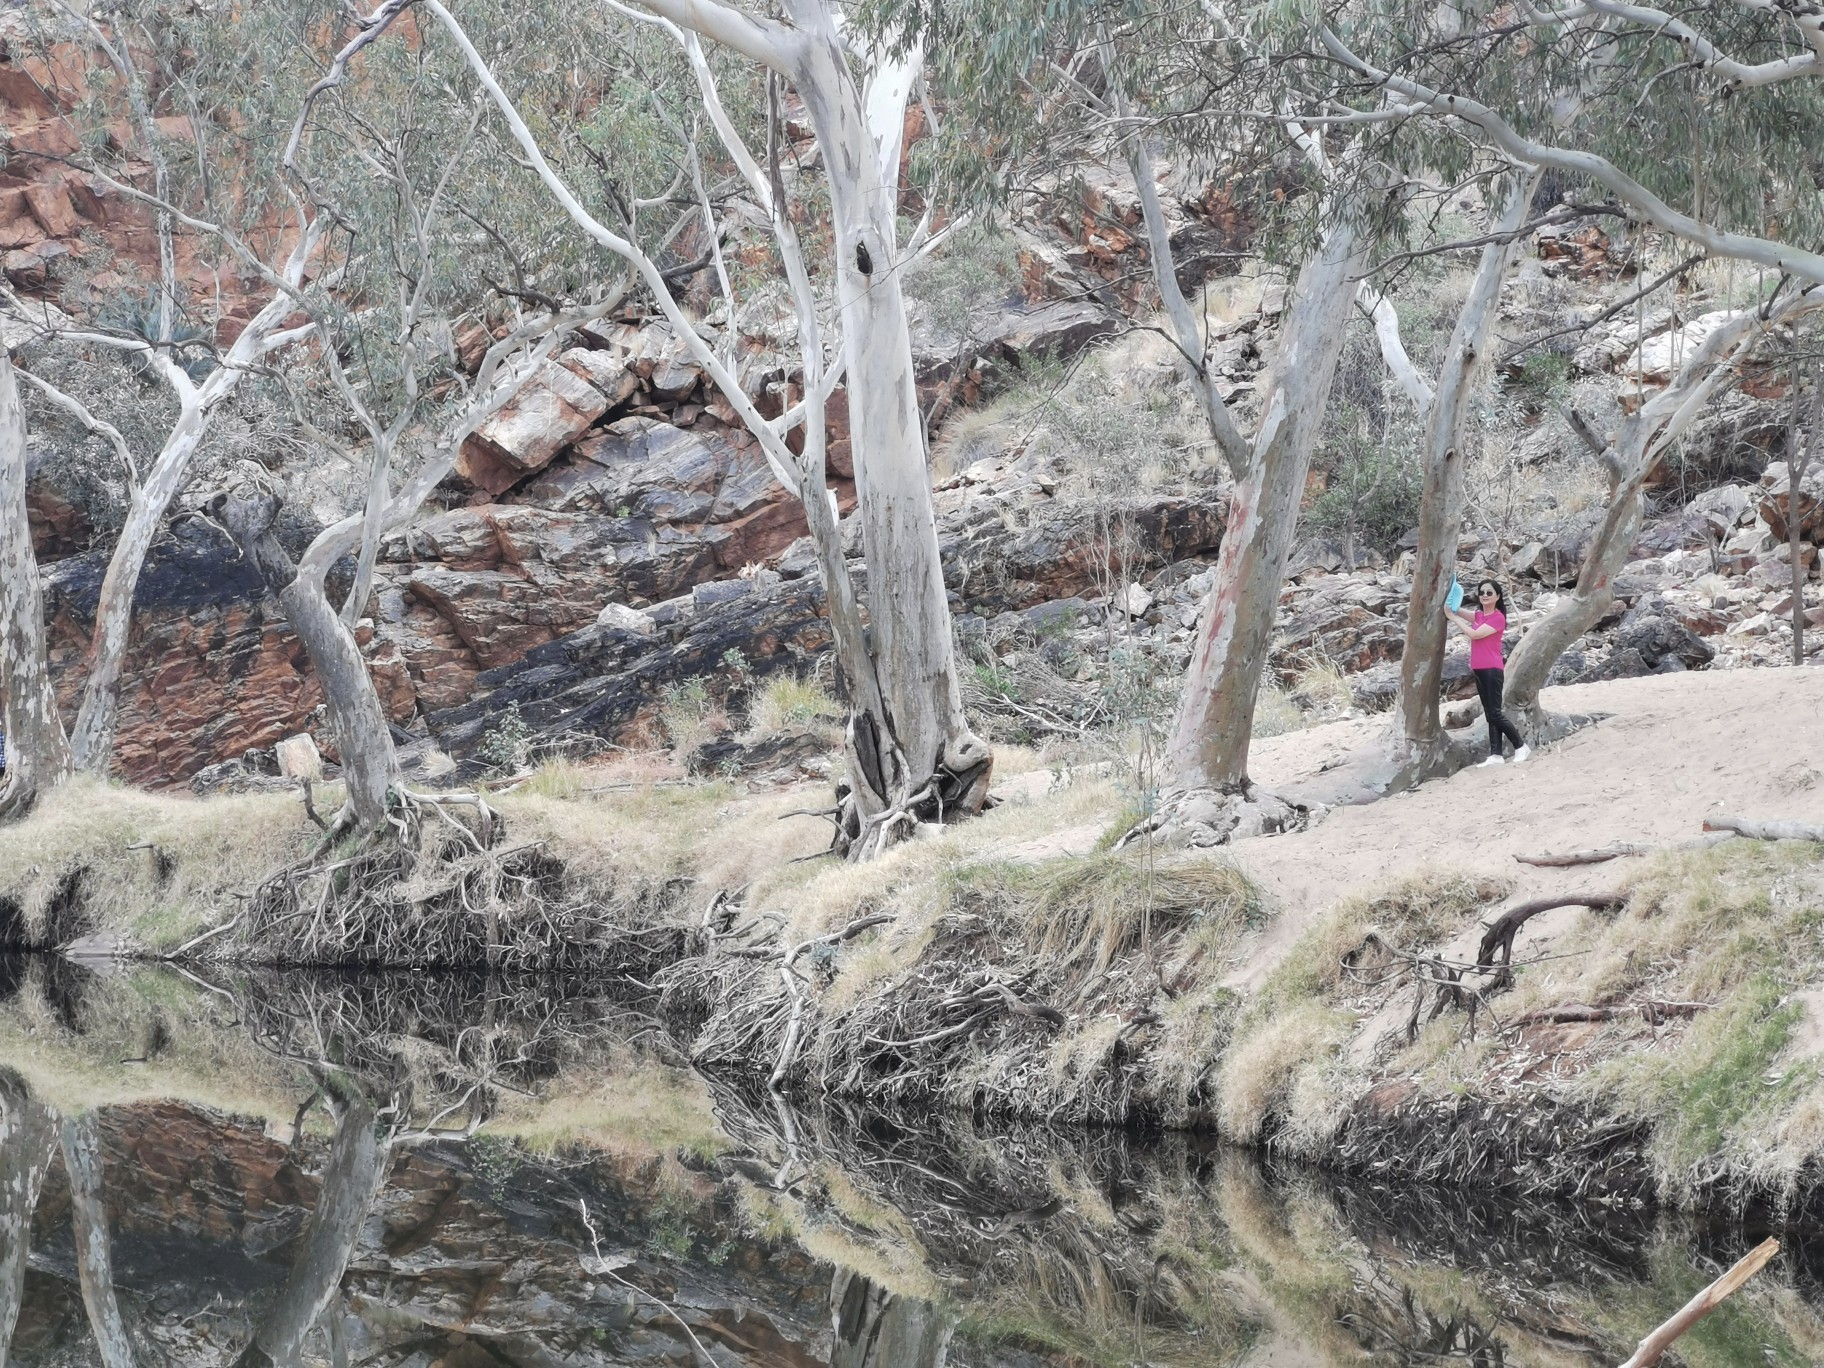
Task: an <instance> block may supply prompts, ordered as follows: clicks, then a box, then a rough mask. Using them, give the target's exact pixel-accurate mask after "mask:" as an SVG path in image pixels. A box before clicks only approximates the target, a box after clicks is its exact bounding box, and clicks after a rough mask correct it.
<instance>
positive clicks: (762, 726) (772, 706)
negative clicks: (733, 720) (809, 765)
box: [742, 674, 845, 742]
mask: <svg viewBox="0 0 1824 1368" xmlns="http://www.w3.org/2000/svg"><path fill="white" fill-rule="evenodd" d="M844 715H845V713H844V709H843V706H842V704H841V703H839V702H837V701H836V699H834V698H832V697H831V696H830V693H829V690H827V689H825V688H824V687H823V684H822V683H821V682H820V681H818V680H816V679H800V678H799V677H798V676H797V675H789V674H777V675H774V676H772V678H770V679H768V680H767V681H766V685H765V687H764V688H762V689H761V690H760V692H759V694H758V695H757V696H756V697H755V698H754V701H753V702H752V704H751V705H749V707H748V712H747V728H746V730H745V731H744V732H743V733H742V739H743V740H744V741H748V742H753V741H760V740H763V739H765V738H766V737H769V736H778V735H779V734H781V733H782V732H801V731H806V730H809V729H811V728H813V727H814V728H816V729H818V730H819V731H821V732H824V733H826V734H827V735H828V736H829V738H830V740H831V741H832V742H834V741H836V740H837V739H839V738H840V736H841V730H840V727H839V725H838V724H840V723H841V721H842V719H843V717H844Z"/></svg>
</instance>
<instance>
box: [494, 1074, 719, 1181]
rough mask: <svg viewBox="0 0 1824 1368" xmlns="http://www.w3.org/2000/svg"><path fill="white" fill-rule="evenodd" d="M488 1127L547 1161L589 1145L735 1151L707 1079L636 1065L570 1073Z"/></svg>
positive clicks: (641, 1152)
mask: <svg viewBox="0 0 1824 1368" xmlns="http://www.w3.org/2000/svg"><path fill="white" fill-rule="evenodd" d="M488 1128H489V1129H490V1130H491V1131H494V1132H496V1133H498V1134H502V1135H511V1136H514V1137H516V1138H517V1139H518V1140H519V1141H520V1142H521V1143H523V1144H524V1145H525V1146H526V1148H527V1149H529V1150H531V1151H532V1152H534V1153H536V1154H540V1155H554V1154H557V1153H559V1152H560V1151H562V1150H564V1149H566V1148H569V1147H571V1146H574V1145H585V1146H587V1147H589V1148H591V1149H598V1150H609V1151H612V1152H614V1153H617V1154H626V1155H629V1156H649V1157H650V1156H668V1155H673V1154H680V1153H682V1154H685V1155H688V1156H690V1157H691V1158H692V1159H694V1160H697V1161H699V1162H701V1161H704V1160H708V1159H713V1158H715V1157H716V1155H718V1154H720V1153H722V1152H723V1150H725V1149H726V1148H727V1147H728V1142H727V1140H726V1138H725V1137H724V1136H723V1135H722V1133H721V1131H720V1130H719V1129H718V1128H717V1125H716V1118H715V1112H714V1111H713V1109H712V1108H711V1106H710V1101H709V1093H708V1091H707V1089H705V1087H704V1086H703V1082H702V1080H701V1079H700V1078H698V1077H697V1076H696V1075H695V1074H691V1073H688V1072H685V1071H682V1070H678V1069H667V1068H663V1067H661V1066H659V1065H656V1064H651V1063H645V1062H636V1061H634V1060H631V1059H618V1060H610V1061H609V1062H607V1063H606V1064H605V1065H604V1064H595V1065H592V1066H590V1067H585V1068H574V1069H568V1070H565V1071H564V1072H563V1073H562V1074H560V1075H559V1077H558V1078H557V1079H555V1080H553V1081H552V1083H551V1084H550V1085H548V1088H547V1089H546V1091H545V1093H544V1095H542V1096H539V1097H518V1096H512V1095H508V1096H507V1097H506V1099H505V1101H504V1103H503V1105H502V1107H501V1110H500V1112H499V1114H498V1115H496V1116H495V1117H494V1118H493V1120H491V1121H490V1122H489V1126H488Z"/></svg>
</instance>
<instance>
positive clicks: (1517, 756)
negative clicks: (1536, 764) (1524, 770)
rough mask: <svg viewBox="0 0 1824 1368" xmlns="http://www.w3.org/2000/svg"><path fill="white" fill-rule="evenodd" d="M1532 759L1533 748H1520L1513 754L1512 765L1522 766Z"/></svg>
mask: <svg viewBox="0 0 1824 1368" xmlns="http://www.w3.org/2000/svg"><path fill="white" fill-rule="evenodd" d="M1532 758H1533V748H1532V747H1531V746H1522V747H1520V749H1519V750H1517V751H1515V752H1514V763H1515V764H1516V765H1524V764H1525V763H1526V762H1527V761H1528V760H1530V759H1532Z"/></svg>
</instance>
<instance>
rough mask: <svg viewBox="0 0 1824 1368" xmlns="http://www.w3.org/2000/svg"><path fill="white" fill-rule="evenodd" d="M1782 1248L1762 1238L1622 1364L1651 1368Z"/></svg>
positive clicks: (1642, 1343)
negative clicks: (1674, 1342)
mask: <svg viewBox="0 0 1824 1368" xmlns="http://www.w3.org/2000/svg"><path fill="white" fill-rule="evenodd" d="M1779 1252H1780V1242H1779V1241H1778V1240H1763V1241H1761V1243H1760V1244H1758V1245H1756V1246H1755V1247H1754V1248H1753V1249H1752V1250H1750V1251H1749V1252H1748V1254H1747V1255H1746V1256H1745V1257H1743V1258H1742V1259H1741V1260H1740V1261H1738V1262H1737V1263H1736V1265H1735V1267H1733V1268H1731V1269H1730V1270H1729V1271H1728V1272H1727V1273H1725V1274H1723V1276H1722V1277H1720V1278H1718V1279H1717V1280H1716V1281H1715V1282H1713V1283H1711V1284H1710V1286H1708V1287H1706V1288H1705V1289H1704V1290H1703V1291H1702V1292H1699V1293H1698V1294H1697V1295H1696V1296H1695V1297H1693V1298H1691V1300H1690V1301H1688V1302H1686V1303H1685V1304H1684V1306H1683V1307H1681V1308H1680V1310H1679V1312H1678V1314H1677V1315H1675V1316H1673V1317H1672V1318H1671V1319H1670V1320H1668V1321H1667V1322H1666V1323H1665V1324H1663V1325H1661V1326H1660V1327H1659V1329H1657V1330H1655V1331H1654V1332H1653V1333H1652V1334H1650V1335H1648V1336H1647V1337H1646V1338H1645V1339H1643V1340H1642V1341H1641V1342H1640V1346H1639V1347H1638V1348H1637V1349H1635V1351H1634V1356H1633V1357H1632V1358H1630V1359H1629V1360H1628V1361H1627V1362H1626V1363H1624V1364H1622V1365H1621V1368H1652V1366H1653V1365H1654V1364H1656V1363H1658V1362H1659V1360H1660V1356H1661V1355H1662V1354H1664V1353H1665V1352H1666V1350H1667V1349H1668V1348H1670V1347H1671V1345H1672V1341H1673V1340H1675V1339H1677V1338H1678V1337H1679V1336H1680V1335H1682V1334H1684V1333H1685V1331H1687V1330H1689V1329H1690V1328H1691V1327H1692V1326H1694V1325H1696V1324H1697V1323H1698V1322H1699V1321H1701V1320H1702V1319H1703V1318H1704V1317H1705V1316H1707V1315H1709V1314H1710V1313H1711V1312H1712V1311H1714V1310H1716V1308H1717V1307H1719V1306H1721V1305H1722V1304H1723V1302H1724V1301H1725V1300H1727V1299H1728V1297H1729V1296H1730V1295H1731V1294H1732V1293H1734V1292H1737V1291H1739V1290H1740V1289H1741V1287H1742V1284H1744V1283H1746V1282H1747V1281H1748V1279H1750V1278H1752V1277H1753V1276H1754V1275H1755V1274H1756V1273H1759V1272H1760V1271H1761V1269H1763V1268H1765V1267H1766V1266H1767V1263H1768V1261H1769V1260H1770V1259H1772V1258H1773V1256H1774V1255H1775V1254H1778V1253H1779Z"/></svg>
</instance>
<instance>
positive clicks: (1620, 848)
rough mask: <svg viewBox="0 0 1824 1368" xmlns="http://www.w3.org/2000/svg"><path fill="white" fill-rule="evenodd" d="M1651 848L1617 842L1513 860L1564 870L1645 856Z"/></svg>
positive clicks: (1518, 856)
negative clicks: (1628, 857) (1573, 866)
mask: <svg viewBox="0 0 1824 1368" xmlns="http://www.w3.org/2000/svg"><path fill="white" fill-rule="evenodd" d="M1652 849H1653V847H1652V846H1644V845H1630V844H1629V843H1627V842H1626V841H1617V842H1615V844H1614V845H1606V846H1601V847H1599V848H1597V849H1595V850H1568V851H1565V852H1564V853H1562V854H1552V853H1550V852H1542V853H1540V854H1538V855H1516V856H1514V858H1515V859H1516V860H1518V861H1519V862H1520V863H1521V864H1528V865H1549V866H1551V867H1552V868H1554V869H1565V868H1568V867H1570V866H1571V865H1586V864H1601V863H1602V862H1603V861H1605V860H1619V859H1621V858H1622V857H1624V856H1627V855H1645V854H1647V853H1649V852H1650V851H1651V850H1652Z"/></svg>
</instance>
